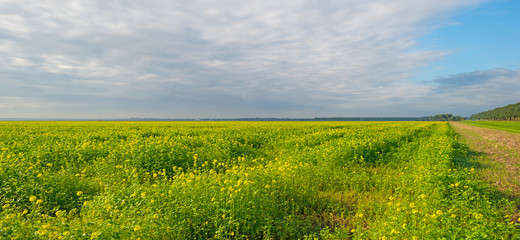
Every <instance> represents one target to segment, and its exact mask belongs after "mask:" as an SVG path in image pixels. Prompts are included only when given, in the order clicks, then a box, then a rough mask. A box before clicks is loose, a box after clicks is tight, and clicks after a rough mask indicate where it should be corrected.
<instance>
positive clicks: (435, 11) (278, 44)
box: [0, 0, 520, 118]
mask: <svg viewBox="0 0 520 240" xmlns="http://www.w3.org/2000/svg"><path fill="white" fill-rule="evenodd" d="M519 25H520V1H515V0H509V1H507V0H494V1H484V0H456V1H453V0H451V1H448V0H441V1H439V0H421V1H416V0H363V1H360V0H330V1H327V0H291V1H280V0H258V1H257V0H251V1H242V0H220V1H207V0H173V1H171V0H124V1H123V0H117V1H116V0H68V1H62V0H60V1H58V0H41V1H34V0H0V118H54V117H56V118H126V117H165V118H192V117H194V118H197V117H210V118H233V117H320V116H321V117H328V116H344V117H353V116H426V115H433V114H438V113H453V114H456V115H463V116H469V115H471V114H473V113H478V112H481V111H484V110H488V109H491V108H495V107H498V106H504V105H507V104H511V103H516V102H520V94H519V93H520V44H518V42H519V40H520V28H519V27H518V26H519Z"/></svg>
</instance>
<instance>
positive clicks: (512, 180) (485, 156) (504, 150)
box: [450, 122, 520, 199]
mask: <svg viewBox="0 0 520 240" xmlns="http://www.w3.org/2000/svg"><path fill="white" fill-rule="evenodd" d="M450 125H451V126H452V127H453V129H455V131H456V132H457V133H458V134H460V136H461V140H462V142H463V143H465V144H466V145H467V146H468V147H469V149H470V150H471V151H472V152H473V153H474V159H475V160H476V162H477V163H478V164H479V165H480V168H479V172H480V173H481V175H482V177H483V178H484V179H486V180H487V181H489V182H490V183H492V184H494V185H495V186H496V187H497V188H498V189H499V190H500V191H501V192H503V193H505V194H507V195H508V196H509V197H510V198H513V199H520V134H519V133H511V132H506V131H501V130H495V129H489V128H481V127H475V126H470V125H466V124H463V123H458V122H451V123H450Z"/></svg>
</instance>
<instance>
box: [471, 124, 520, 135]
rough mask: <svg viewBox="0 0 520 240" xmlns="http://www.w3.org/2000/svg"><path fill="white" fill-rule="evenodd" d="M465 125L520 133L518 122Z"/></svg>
mask: <svg viewBox="0 0 520 240" xmlns="http://www.w3.org/2000/svg"><path fill="white" fill-rule="evenodd" d="M464 123H465V124H468V125H472V126H477V127H485V128H492V129H498V130H503V131H508V132H514V133H520V122H511V121H464Z"/></svg>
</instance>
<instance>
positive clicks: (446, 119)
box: [428, 114, 464, 121]
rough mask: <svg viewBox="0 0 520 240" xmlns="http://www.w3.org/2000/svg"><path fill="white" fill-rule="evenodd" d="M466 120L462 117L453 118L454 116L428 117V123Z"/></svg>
mask: <svg viewBox="0 0 520 240" xmlns="http://www.w3.org/2000/svg"><path fill="white" fill-rule="evenodd" d="M462 120H464V118H463V117H461V116H453V114H437V115H435V116H430V117H428V121H462Z"/></svg>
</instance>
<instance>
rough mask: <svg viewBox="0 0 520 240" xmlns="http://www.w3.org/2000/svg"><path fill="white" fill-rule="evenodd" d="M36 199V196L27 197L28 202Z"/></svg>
mask: <svg viewBox="0 0 520 240" xmlns="http://www.w3.org/2000/svg"><path fill="white" fill-rule="evenodd" d="M36 200H38V198H37V197H36V196H31V197H29V202H34V201H36Z"/></svg>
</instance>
